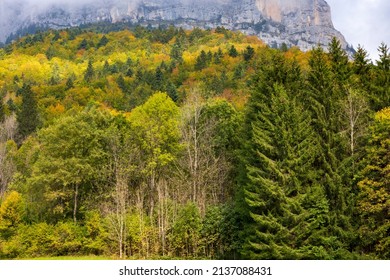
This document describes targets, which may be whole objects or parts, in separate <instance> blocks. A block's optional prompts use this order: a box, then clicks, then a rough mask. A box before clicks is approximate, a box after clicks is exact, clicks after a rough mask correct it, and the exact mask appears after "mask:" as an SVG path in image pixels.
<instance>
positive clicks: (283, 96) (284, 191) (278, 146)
mask: <svg viewBox="0 0 390 280" xmlns="http://www.w3.org/2000/svg"><path fill="white" fill-rule="evenodd" d="M267 98H268V99H269V100H270V101H269V102H262V103H260V104H258V107H259V111H258V113H257V114H256V116H255V119H254V120H253V121H252V122H251V124H252V139H250V140H251V141H250V142H251V144H250V146H251V153H252V154H253V155H254V157H255V158H254V160H252V161H251V162H250V163H249V164H248V165H247V170H248V172H247V184H246V186H245V200H246V202H247V204H248V207H249V211H250V216H251V217H252V219H253V223H252V230H253V232H251V233H250V236H249V237H248V240H249V244H248V246H247V251H245V252H244V255H247V256H248V257H250V258H255V259H297V258H301V257H302V256H301V254H300V251H299V249H300V248H299V240H298V238H297V237H298V236H299V231H300V229H301V228H304V227H305V221H304V219H303V218H304V216H305V212H304V209H303V208H302V207H301V205H300V201H301V199H302V196H303V194H304V193H305V192H306V191H307V189H306V188H307V186H308V182H309V181H310V179H309V178H310V175H309V174H310V172H311V171H310V170H311V164H312V162H313V158H314V155H315V154H316V149H315V148H314V145H313V143H314V139H315V138H314V135H313V131H312V130H311V127H310V116H309V115H308V114H307V113H305V112H304V111H302V107H300V106H299V105H298V103H297V101H296V100H295V99H293V98H292V97H291V96H289V94H288V93H287V92H286V90H285V89H284V88H283V86H280V85H277V84H275V85H274V87H273V89H272V91H271V92H268V94H267Z"/></svg>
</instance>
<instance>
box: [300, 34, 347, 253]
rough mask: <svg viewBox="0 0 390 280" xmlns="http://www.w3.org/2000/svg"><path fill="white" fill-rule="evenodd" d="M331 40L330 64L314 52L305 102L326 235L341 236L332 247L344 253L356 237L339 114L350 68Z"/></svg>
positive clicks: (345, 142)
mask: <svg viewBox="0 0 390 280" xmlns="http://www.w3.org/2000/svg"><path fill="white" fill-rule="evenodd" d="M332 43H333V44H334V46H333V48H334V50H333V51H332V54H330V55H331V56H332V57H333V58H332V61H331V62H330V65H329V64H328V62H327V59H326V55H325V53H324V52H323V50H322V49H321V48H320V47H318V48H316V49H314V50H313V51H312V53H311V57H310V59H309V65H310V71H309V73H308V78H307V92H306V96H305V99H306V102H305V103H306V104H308V109H309V111H310V112H311V114H312V119H313V128H314V130H315V132H316V134H317V139H318V143H319V145H320V146H319V154H318V156H317V158H316V160H315V163H314V164H315V166H316V181H317V182H318V184H319V185H320V186H321V187H322V188H323V192H324V193H325V196H326V200H327V203H328V211H329V218H330V221H331V223H329V224H328V225H327V236H339V239H338V240H337V239H334V241H335V243H334V244H332V246H333V248H332V250H333V249H334V248H339V249H340V250H341V251H339V252H345V250H344V249H345V248H347V247H348V244H349V242H351V239H352V238H353V234H352V229H351V224H350V220H349V218H350V214H351V213H348V209H350V208H351V207H353V200H349V199H347V197H348V196H349V195H350V194H351V180H350V178H349V177H348V176H345V177H342V175H343V172H345V170H343V168H344V165H345V160H346V159H347V158H348V143H347V141H346V139H344V138H342V137H341V134H340V131H341V130H342V127H341V126H342V124H341V121H340V117H339V114H340V110H341V109H340V106H341V105H340V104H341V97H342V96H340V95H341V94H340V90H341V89H343V90H344V87H345V85H346V84H345V83H346V79H347V76H346V74H347V73H348V71H347V66H346V65H345V64H344V63H345V56H344V52H343V51H342V50H341V49H340V48H339V44H338V43H337V41H335V40H333V41H332ZM337 61H339V62H340V63H336V62H337ZM332 69H333V70H332ZM335 79H336V80H335ZM343 79H344V81H343ZM332 246H330V247H332ZM334 257H335V258H336V257H337V258H345V257H346V256H344V255H343V256H341V255H339V256H334Z"/></svg>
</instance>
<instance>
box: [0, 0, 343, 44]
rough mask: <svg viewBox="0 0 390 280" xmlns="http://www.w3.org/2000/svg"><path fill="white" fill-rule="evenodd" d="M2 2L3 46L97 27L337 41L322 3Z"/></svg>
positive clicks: (249, 0)
mask: <svg viewBox="0 0 390 280" xmlns="http://www.w3.org/2000/svg"><path fill="white" fill-rule="evenodd" d="M45 3H46V4H39V1H37V0H3V1H2V2H1V3H0V25H1V28H0V41H2V42H5V41H6V40H7V38H8V37H9V36H10V35H11V34H12V33H16V32H18V31H19V32H20V30H31V29H32V27H40V28H66V27H71V26H78V25H80V24H86V23H93V22H98V21H109V22H119V21H128V22H132V23H135V24H142V25H147V24H151V25H158V24H161V23H169V24H174V25H176V26H180V27H184V28H188V29H190V28H194V27H201V28H216V27H217V26H223V27H225V28H228V29H231V30H240V31H242V32H243V33H245V34H248V35H256V36H258V37H259V38H261V39H262V40H263V41H264V42H266V43H267V44H269V45H270V46H273V47H280V46H281V45H282V44H283V43H284V44H286V45H287V46H298V47H299V48H300V49H301V50H304V51H305V50H308V49H311V48H312V47H313V46H317V45H321V46H323V47H326V46H327V45H328V43H329V42H330V40H331V38H332V37H337V38H338V39H339V40H340V42H341V43H342V45H343V47H344V48H347V42H346V41H345V39H344V37H343V35H342V34H341V33H340V32H338V31H337V30H335V28H334V27H333V24H332V19H331V13H330V7H329V5H328V4H327V3H326V1H324V0H197V1H196V2H195V1H191V0H95V1H93V0H79V1H77V0H59V1H56V0H48V1H46V2H45Z"/></svg>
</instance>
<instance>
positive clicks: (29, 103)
mask: <svg viewBox="0 0 390 280" xmlns="http://www.w3.org/2000/svg"><path fill="white" fill-rule="evenodd" d="M18 93H19V94H20V95H21V96H22V106H21V108H20V110H19V112H18V114H17V120H18V123H19V125H18V130H19V138H20V140H21V141H23V140H24V139H25V138H26V137H27V136H29V135H30V134H31V133H33V132H35V130H36V129H37V127H38V125H39V114H38V105H37V102H36V100H35V96H34V92H33V91H32V90H31V86H30V85H28V84H23V87H22V88H21V89H19V90H18Z"/></svg>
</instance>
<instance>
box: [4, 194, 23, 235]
mask: <svg viewBox="0 0 390 280" xmlns="http://www.w3.org/2000/svg"><path fill="white" fill-rule="evenodd" d="M23 215H24V205H23V199H22V196H21V195H20V194H19V193H18V192H16V191H11V192H10V193H8V194H7V195H6V196H5V198H4V199H3V201H2V202H1V205H0V236H1V237H2V238H4V239H9V238H10V237H11V236H12V235H14V234H15V233H16V231H17V228H18V226H19V225H20V224H21V223H22V219H23Z"/></svg>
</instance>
